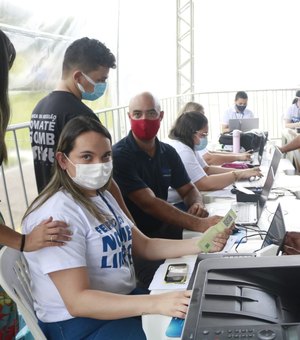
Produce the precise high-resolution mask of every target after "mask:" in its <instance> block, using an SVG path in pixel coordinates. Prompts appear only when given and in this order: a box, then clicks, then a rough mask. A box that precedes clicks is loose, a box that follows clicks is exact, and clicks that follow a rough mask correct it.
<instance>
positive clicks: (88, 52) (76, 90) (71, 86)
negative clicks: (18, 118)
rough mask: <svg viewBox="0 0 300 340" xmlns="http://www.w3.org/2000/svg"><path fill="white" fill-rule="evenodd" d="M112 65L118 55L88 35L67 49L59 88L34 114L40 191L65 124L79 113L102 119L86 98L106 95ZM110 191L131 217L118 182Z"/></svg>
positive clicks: (32, 129)
mask: <svg viewBox="0 0 300 340" xmlns="http://www.w3.org/2000/svg"><path fill="white" fill-rule="evenodd" d="M111 68H112V69H114V68H116V59H115V56H114V55H113V54H112V53H111V51H110V50H109V49H108V48H107V47H106V46H105V45H104V44H103V43H101V42H100V41H98V40H96V39H89V38H87V37H84V38H81V39H78V40H75V41H74V42H73V43H72V44H71V45H70V46H69V47H68V48H67V50H66V52H65V55H64V60H63V66H62V77H61V79H60V81H59V83H58V85H57V87H56V89H55V90H54V91H53V92H51V93H50V94H49V95H47V96H46V97H45V98H43V99H42V100H40V102H39V103H38V104H37V105H36V107H35V108H34V110H33V112H32V116H31V122H30V140H31V147H32V151H33V157H34V170H35V177H36V182H37V187H38V192H39V193H40V192H41V191H42V190H43V189H44V188H45V186H46V185H47V184H48V183H49V181H50V179H51V176H52V167H53V163H54V155H55V151H56V147H57V143H58V139H59V136H60V134H61V131H62V129H63V127H64V126H65V124H66V123H67V122H68V121H69V120H71V119H72V118H74V117H77V116H87V117H93V118H94V119H95V120H96V121H99V118H98V117H97V116H96V114H95V113H94V112H93V111H92V110H91V109H90V108H89V107H88V106H87V105H85V104H84V103H83V102H82V99H84V100H92V101H93V100H96V99H98V98H100V97H101V96H102V95H103V94H104V92H105V89H106V84H107V83H106V81H107V78H108V75H109V70H110V69H111ZM110 191H111V193H112V194H113V196H114V197H115V199H116V200H117V201H118V203H119V205H120V206H121V207H122V209H123V210H124V211H125V213H126V214H127V215H128V216H130V214H129V212H128V209H127V208H126V206H125V204H124V201H123V199H122V195H121V193H120V190H119V188H118V186H117V185H116V183H115V182H114V181H112V185H111V188H110Z"/></svg>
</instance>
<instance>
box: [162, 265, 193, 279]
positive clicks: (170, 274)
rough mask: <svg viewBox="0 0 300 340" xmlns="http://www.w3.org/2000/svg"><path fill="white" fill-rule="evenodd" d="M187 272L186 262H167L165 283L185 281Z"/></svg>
mask: <svg viewBox="0 0 300 340" xmlns="http://www.w3.org/2000/svg"><path fill="white" fill-rule="evenodd" d="M187 273H188V265H187V264H186V263H174V264H169V266H168V269H167V272H166V275H165V282H166V283H185V281H186V278H187Z"/></svg>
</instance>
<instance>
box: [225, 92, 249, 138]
mask: <svg viewBox="0 0 300 340" xmlns="http://www.w3.org/2000/svg"><path fill="white" fill-rule="evenodd" d="M247 104H248V95H247V93H246V92H244V91H239V92H237V93H236V95H235V101H234V105H233V106H231V107H230V108H228V109H227V110H226V111H225V113H224V115H223V121H222V132H228V131H229V128H228V124H229V119H243V118H254V114H253V112H252V111H250V110H249V109H247Z"/></svg>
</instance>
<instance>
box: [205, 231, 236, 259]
mask: <svg viewBox="0 0 300 340" xmlns="http://www.w3.org/2000/svg"><path fill="white" fill-rule="evenodd" d="M233 228H234V227H232V228H228V229H225V230H224V232H223V233H219V234H217V235H216V236H215V238H214V240H213V243H214V246H213V248H212V249H211V251H210V253H215V252H218V251H221V250H222V249H223V248H224V247H225V245H226V243H227V240H228V238H229V236H230V235H231V233H232V229H233Z"/></svg>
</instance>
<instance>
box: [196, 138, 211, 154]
mask: <svg viewBox="0 0 300 340" xmlns="http://www.w3.org/2000/svg"><path fill="white" fill-rule="evenodd" d="M207 143H208V140H207V137H202V138H201V139H200V143H199V144H195V145H194V150H195V151H201V150H204V149H205V148H206V147H207Z"/></svg>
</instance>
